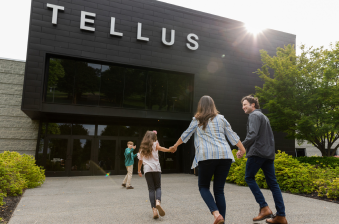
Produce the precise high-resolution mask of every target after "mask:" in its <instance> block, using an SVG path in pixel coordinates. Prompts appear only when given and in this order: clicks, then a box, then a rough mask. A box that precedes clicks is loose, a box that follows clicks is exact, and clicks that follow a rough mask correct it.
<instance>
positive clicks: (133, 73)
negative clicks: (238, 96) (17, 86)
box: [46, 57, 193, 112]
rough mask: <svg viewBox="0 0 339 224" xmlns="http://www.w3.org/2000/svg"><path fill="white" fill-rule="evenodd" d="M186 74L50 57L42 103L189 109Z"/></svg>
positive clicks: (189, 88)
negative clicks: (44, 97)
mask: <svg viewBox="0 0 339 224" xmlns="http://www.w3.org/2000/svg"><path fill="white" fill-rule="evenodd" d="M192 92H193V76H192V75H189V74H183V73H177V72H170V71H161V70H154V69H147V68H136V67H132V66H123V65H112V64H108V65H104V64H97V63H90V62H88V61H80V60H75V59H74V60H70V59H58V58H54V57H53V58H51V59H50V60H49V76H48V83H47V88H46V102H49V103H65V104H77V105H93V106H104V107H124V108H131V109H142V110H144V109H147V110H155V111H175V112H191V104H192Z"/></svg>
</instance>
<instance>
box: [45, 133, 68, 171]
mask: <svg viewBox="0 0 339 224" xmlns="http://www.w3.org/2000/svg"><path fill="white" fill-rule="evenodd" d="M67 143H68V140H67V139H49V141H48V148H47V155H46V156H47V157H46V164H45V168H46V171H65V163H66V154H67Z"/></svg>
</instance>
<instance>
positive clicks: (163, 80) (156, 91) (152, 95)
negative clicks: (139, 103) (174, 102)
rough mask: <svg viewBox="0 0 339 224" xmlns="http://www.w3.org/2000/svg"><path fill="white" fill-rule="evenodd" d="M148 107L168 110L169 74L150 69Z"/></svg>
mask: <svg viewBox="0 0 339 224" xmlns="http://www.w3.org/2000/svg"><path fill="white" fill-rule="evenodd" d="M146 102H147V109H150V110H164V111H166V110H167V74H166V73H165V72H161V71H149V72H148V80H147V97H146Z"/></svg>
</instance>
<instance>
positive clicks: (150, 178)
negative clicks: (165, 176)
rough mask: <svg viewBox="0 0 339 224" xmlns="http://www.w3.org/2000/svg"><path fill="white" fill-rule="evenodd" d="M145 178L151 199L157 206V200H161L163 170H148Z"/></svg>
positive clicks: (153, 206) (152, 204) (153, 204)
mask: <svg viewBox="0 0 339 224" xmlns="http://www.w3.org/2000/svg"><path fill="white" fill-rule="evenodd" d="M145 178H146V181H147V185H148V191H149V200H150V202H151V206H152V208H155V200H159V201H161V172H147V173H146V174H145Z"/></svg>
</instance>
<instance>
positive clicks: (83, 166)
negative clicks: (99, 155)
mask: <svg viewBox="0 0 339 224" xmlns="http://www.w3.org/2000/svg"><path fill="white" fill-rule="evenodd" d="M91 148H92V140H90V139H73V150H72V151H73V153H72V166H71V170H72V171H86V170H89V169H90V167H91V162H90V160H91Z"/></svg>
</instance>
